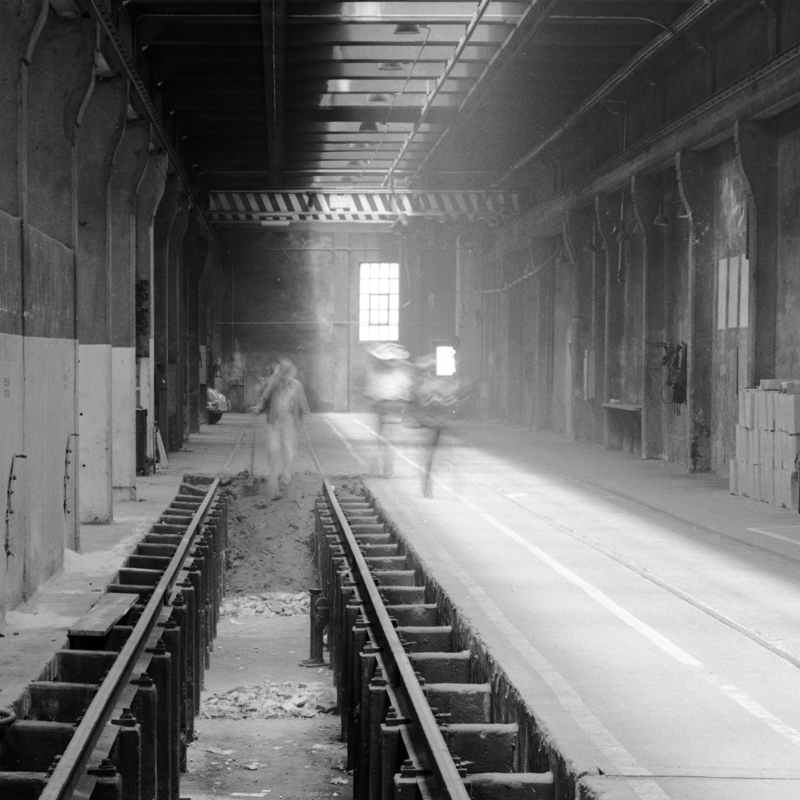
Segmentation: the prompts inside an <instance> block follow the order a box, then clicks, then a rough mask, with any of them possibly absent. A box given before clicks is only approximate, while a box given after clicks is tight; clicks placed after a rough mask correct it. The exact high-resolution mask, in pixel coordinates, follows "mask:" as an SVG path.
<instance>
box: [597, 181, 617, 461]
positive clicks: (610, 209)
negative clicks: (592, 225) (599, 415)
mask: <svg viewBox="0 0 800 800" xmlns="http://www.w3.org/2000/svg"><path fill="white" fill-rule="evenodd" d="M595 213H596V217H597V231H598V234H599V236H598V244H599V247H600V249H599V251H598V253H597V255H598V259H597V261H598V267H599V269H598V273H597V285H598V288H600V287H602V290H601V296H602V298H603V307H602V320H603V327H602V328H599V329H598V335H601V334H602V343H601V342H598V344H601V346H600V347H599V348H598V350H600V351H602V372H600V371H599V367H600V365H599V364H598V373H597V377H598V385H597V400H598V401H599V402H600V403H607V402H608V401H609V400H611V399H612V398H613V399H621V398H620V394H621V384H620V382H619V375H618V374H617V373H615V371H614V368H615V367H617V368H618V365H619V364H620V363H621V362H620V353H619V348H618V345H619V338H620V335H621V331H622V324H623V321H622V320H621V319H620V315H619V314H618V313H615V309H618V308H619V305H620V303H622V302H623V300H624V290H623V285H622V275H621V274H620V271H619V265H620V256H621V247H622V243H621V242H618V241H617V234H618V233H619V227H618V225H619V222H620V208H619V201H618V200H617V199H616V198H615V197H610V196H608V195H598V196H597V197H596V198H595ZM603 444H605V445H606V446H608V445H609V426H608V414H607V413H606V414H604V421H603Z"/></svg>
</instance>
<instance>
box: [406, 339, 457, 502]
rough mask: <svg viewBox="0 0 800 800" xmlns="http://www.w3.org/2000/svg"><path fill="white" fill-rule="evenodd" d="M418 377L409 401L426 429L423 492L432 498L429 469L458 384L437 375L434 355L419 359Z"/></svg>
mask: <svg viewBox="0 0 800 800" xmlns="http://www.w3.org/2000/svg"><path fill="white" fill-rule="evenodd" d="M415 366H416V368H417V380H416V383H415V387H414V388H415V391H414V395H413V400H412V407H413V412H414V418H415V419H416V421H417V424H418V425H419V426H420V428H422V429H423V430H424V431H425V435H424V438H423V461H422V494H423V495H424V496H425V497H433V482H432V479H431V471H432V469H433V457H434V455H435V454H436V448H437V447H438V445H439V439H440V437H441V435H442V430H443V429H444V428H445V426H446V425H447V422H448V420H449V419H451V418H452V416H453V414H454V413H455V411H456V409H457V407H458V401H459V393H460V384H459V382H458V380H457V379H456V378H455V377H453V376H450V375H437V374H436V356H435V355H433V354H430V355H427V356H422V357H421V358H418V359H417V361H416V364H415Z"/></svg>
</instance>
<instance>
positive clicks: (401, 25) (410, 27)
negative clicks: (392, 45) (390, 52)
mask: <svg viewBox="0 0 800 800" xmlns="http://www.w3.org/2000/svg"><path fill="white" fill-rule="evenodd" d="M419 33H420V30H419V25H417V23H416V22H398V23H397V25H395V26H394V34H395V36H419Z"/></svg>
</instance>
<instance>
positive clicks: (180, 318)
mask: <svg viewBox="0 0 800 800" xmlns="http://www.w3.org/2000/svg"><path fill="white" fill-rule="evenodd" d="M199 233H200V217H199V215H198V212H197V210H196V209H195V208H192V207H190V208H189V216H188V219H187V222H186V230H185V231H184V234H183V240H182V242H181V247H180V250H179V253H178V270H177V273H176V276H175V277H176V283H177V286H176V292H175V295H176V301H177V336H176V342H175V352H176V358H177V364H178V369H177V375H178V386H177V394H178V402H177V408H176V424H175V430H177V431H179V432H180V436H179V438H178V442H177V447H176V448H175V449H176V450H180V448H181V446H182V445H183V442H184V441H185V440H186V438H187V436H188V433H189V391H190V388H189V387H190V385H191V384H190V381H189V360H190V357H189V352H190V348H191V347H193V346H194V345H193V344H192V341H191V336H192V331H191V322H190V319H189V308H190V296H189V291H190V285H191V283H192V269H193V262H194V258H195V257H196V256H197V255H198V247H202V245H201V241H200V237H199Z"/></svg>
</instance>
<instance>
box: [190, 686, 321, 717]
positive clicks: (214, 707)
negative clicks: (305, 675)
mask: <svg viewBox="0 0 800 800" xmlns="http://www.w3.org/2000/svg"><path fill="white" fill-rule="evenodd" d="M335 711H336V693H335V690H333V689H332V688H331V687H330V686H325V685H324V684H322V683H294V682H292V681H285V682H284V683H269V682H267V681H265V682H264V683H262V684H257V685H255V686H237V687H236V688H235V689H231V690H230V691H229V692H220V693H218V694H211V695H208V696H207V697H205V698H204V699H203V703H202V707H201V709H200V716H201V717H203V718H205V719H219V718H222V717H224V718H226V719H271V718H273V717H316V716H319V715H320V714H333V713H335Z"/></svg>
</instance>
